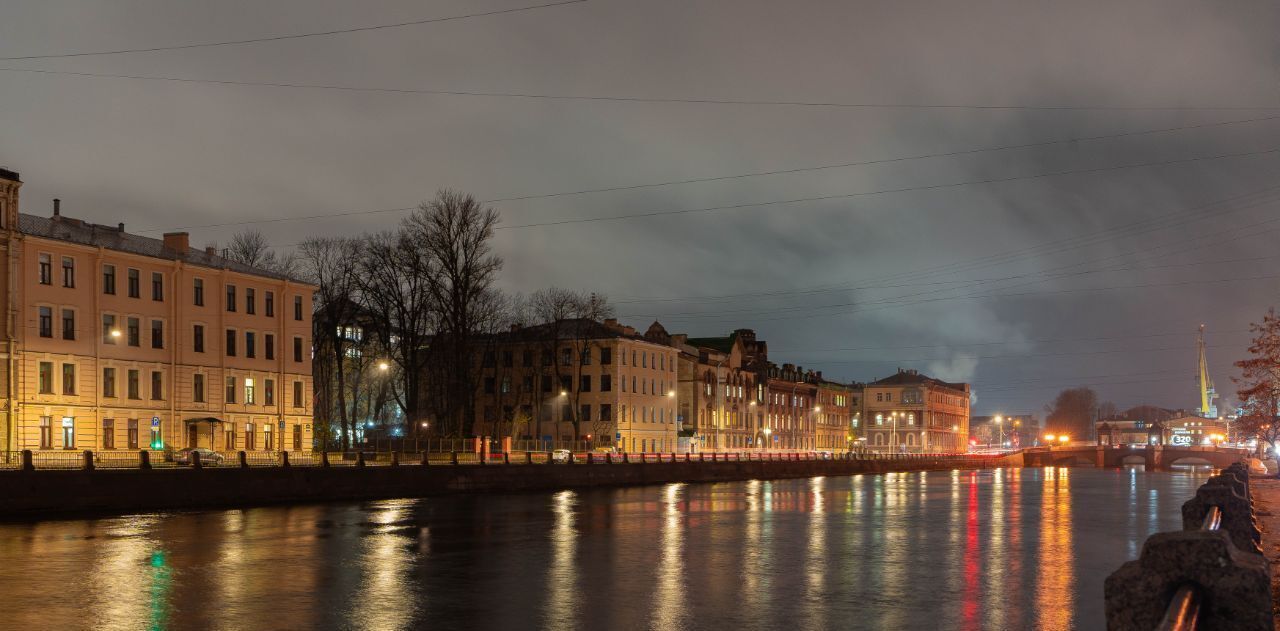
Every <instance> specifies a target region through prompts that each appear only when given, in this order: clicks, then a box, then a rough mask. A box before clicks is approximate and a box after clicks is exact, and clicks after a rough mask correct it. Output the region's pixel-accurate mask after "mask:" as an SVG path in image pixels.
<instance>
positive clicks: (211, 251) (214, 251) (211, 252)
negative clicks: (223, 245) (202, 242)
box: [204, 245, 218, 256]
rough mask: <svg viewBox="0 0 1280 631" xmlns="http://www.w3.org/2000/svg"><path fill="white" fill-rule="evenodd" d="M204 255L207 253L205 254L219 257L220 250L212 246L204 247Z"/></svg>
mask: <svg viewBox="0 0 1280 631" xmlns="http://www.w3.org/2000/svg"><path fill="white" fill-rule="evenodd" d="M204 253H205V254H208V255H209V256H217V255H218V248H217V247H215V246H212V245H206V246H205V247H204Z"/></svg>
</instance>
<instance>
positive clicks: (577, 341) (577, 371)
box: [530, 287, 613, 440]
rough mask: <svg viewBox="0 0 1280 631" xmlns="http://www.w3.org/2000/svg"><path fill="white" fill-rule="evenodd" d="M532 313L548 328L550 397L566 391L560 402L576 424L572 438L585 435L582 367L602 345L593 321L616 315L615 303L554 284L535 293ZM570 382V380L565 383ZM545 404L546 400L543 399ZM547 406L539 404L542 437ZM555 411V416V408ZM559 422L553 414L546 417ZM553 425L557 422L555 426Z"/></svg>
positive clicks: (539, 428)
mask: <svg viewBox="0 0 1280 631" xmlns="http://www.w3.org/2000/svg"><path fill="white" fill-rule="evenodd" d="M530 304H531V309H532V312H533V315H534V317H535V318H537V320H538V321H539V322H542V323H544V324H545V326H546V327H547V333H548V334H547V335H546V339H545V340H544V342H543V349H542V352H543V354H544V356H546V355H548V354H549V355H550V356H551V365H550V366H545V362H544V366H543V369H544V370H546V369H548V368H549V369H550V372H551V374H552V376H553V378H554V384H555V386H556V387H555V388H553V390H552V392H551V393H550V394H551V398H552V400H553V401H554V400H555V398H556V397H559V396H560V392H561V391H562V390H563V391H564V393H565V394H564V399H565V400H564V401H563V402H562V403H561V405H565V406H568V411H567V413H565V414H564V416H567V417H568V420H569V422H570V423H571V424H572V425H573V439H574V440H579V439H580V438H581V437H582V423H583V422H584V421H585V420H586V419H583V418H582V414H581V406H580V401H581V398H582V390H581V388H580V386H581V383H582V374H583V366H585V365H589V364H588V362H590V361H592V359H591V357H592V354H593V351H594V349H596V348H598V347H599V344H598V343H597V342H596V341H595V340H593V339H592V331H593V327H592V326H591V323H595V322H599V321H600V320H604V319H605V318H609V317H612V316H613V306H612V305H610V304H609V301H608V299H606V298H605V297H604V296H601V295H599V294H595V293H584V292H577V291H572V290H568V289H561V288H558V287H551V288H548V289H543V290H539V291H537V292H535V293H534V294H533V296H532V297H531V299H530ZM566 382H567V383H566ZM544 403H545V402H544ZM544 407H545V404H544V405H540V406H539V413H538V415H537V421H536V423H537V428H538V430H537V431H538V436H539V437H541V436H542V421H543V420H544V419H543V417H544V416H545V414H543V413H542V408H544ZM551 407H552V414H553V415H554V408H555V406H551ZM547 420H549V421H551V422H552V423H556V422H558V419H556V418H554V416H553V417H552V418H550V419H547ZM553 426H554V425H553Z"/></svg>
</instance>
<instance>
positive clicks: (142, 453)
mask: <svg viewBox="0 0 1280 631" xmlns="http://www.w3.org/2000/svg"><path fill="white" fill-rule="evenodd" d="M1000 458H1001V456H998V455H973V454H951V455H947V454H919V453H914V454H912V453H896V454H894V453H875V452H841V453H831V452H822V451H811V452H800V451H754V450H746V451H705V452H692V453H688V452H686V453H674V452H662V453H657V452H644V453H627V452H617V451H613V450H606V449H596V450H579V451H570V450H564V449H560V450H548V451H543V450H521V451H510V452H489V453H477V452H476V451H474V450H473V449H468V450H465V451H462V450H453V451H447V452H440V451H420V452H401V451H382V452H374V451H346V452H327V453H322V452H312V453H306V452H303V453H295V452H276V451H222V452H207V451H206V452H201V453H200V456H199V466H200V467H201V468H236V467H254V468H259V467H281V466H290V467H386V466H405V465H408V466H424V465H425V466H463V465H485V466H489V465H500V466H508V465H528V464H597V465H608V464H672V463H729V462H803V461H833V460H842V461H864V462H872V461H892V462H908V463H919V464H925V465H928V464H937V465H944V464H947V465H961V466H982V465H990V464H992V463H995V462H997V461H998V460H999V459H1000ZM196 459H197V458H196V457H195V456H193V455H192V454H185V453H181V452H178V453H173V452H164V451H150V450H103V451H96V452H95V451H88V450H86V451H75V450H47V451H33V450H27V451H22V452H12V453H10V454H3V453H0V471H4V470H10V471H14V470H55V469H62V470H74V469H161V468H180V467H189V468H193V467H195V466H196V463H195V460H196Z"/></svg>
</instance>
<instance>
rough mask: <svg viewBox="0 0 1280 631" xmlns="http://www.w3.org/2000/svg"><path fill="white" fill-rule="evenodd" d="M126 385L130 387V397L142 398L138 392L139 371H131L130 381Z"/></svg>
mask: <svg viewBox="0 0 1280 631" xmlns="http://www.w3.org/2000/svg"><path fill="white" fill-rule="evenodd" d="M126 385H127V386H128V388H129V398H130V399H140V398H142V397H141V395H139V394H138V371H136V370H130V371H129V383H128V384H126Z"/></svg>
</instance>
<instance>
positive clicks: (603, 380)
mask: <svg viewBox="0 0 1280 631" xmlns="http://www.w3.org/2000/svg"><path fill="white" fill-rule="evenodd" d="M612 390H613V375H600V391H601V392H611V391H612ZM602 420H603V419H602Z"/></svg>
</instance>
